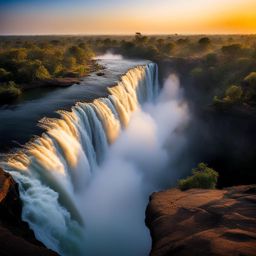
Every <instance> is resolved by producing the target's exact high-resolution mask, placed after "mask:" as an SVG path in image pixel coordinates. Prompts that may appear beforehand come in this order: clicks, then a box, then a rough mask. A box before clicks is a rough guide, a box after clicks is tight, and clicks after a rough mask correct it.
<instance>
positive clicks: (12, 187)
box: [0, 168, 57, 256]
mask: <svg viewBox="0 0 256 256" xmlns="http://www.w3.org/2000/svg"><path fill="white" fill-rule="evenodd" d="M21 211H22V203H21V200H20V197H19V190H18V184H17V183H15V181H14V180H13V178H12V177H11V175H10V174H8V173H5V172H4V171H3V170H2V169H1V168H0V255H1V256H10V255H11V256H15V255H19V256H20V255H26V256H35V255H37V256H41V255H42V256H54V255H57V254H56V253H55V252H53V251H51V250H49V249H47V248H45V247H44V245H43V244H42V243H41V242H39V241H37V240H36V238H35V236H34V233H33V231H32V230H31V229H30V228H29V226H28V224H27V223H25V222H24V221H22V219H21Z"/></svg>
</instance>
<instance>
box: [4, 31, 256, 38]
mask: <svg viewBox="0 0 256 256" xmlns="http://www.w3.org/2000/svg"><path fill="white" fill-rule="evenodd" d="M136 33H141V32H134V33H127V34H118V33H113V34H112V33H106V34H104V33H102V34H100V33H99V34H89V33H88V34H87V33H74V34H72V33H70V34H66V33H65V34H61V33H60V34H57V33H52V34H0V36H24V37H25V36H134V35H135V34H136ZM141 34H142V35H147V36H168V35H169V36H200V35H209V36H229V35H233V36H239V35H248V36H256V33H160V34H157V33H141Z"/></svg>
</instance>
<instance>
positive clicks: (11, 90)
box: [0, 60, 105, 105]
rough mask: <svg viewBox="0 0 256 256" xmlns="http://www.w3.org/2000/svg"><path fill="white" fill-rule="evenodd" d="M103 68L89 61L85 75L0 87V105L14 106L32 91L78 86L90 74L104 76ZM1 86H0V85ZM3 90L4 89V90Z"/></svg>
mask: <svg viewBox="0 0 256 256" xmlns="http://www.w3.org/2000/svg"><path fill="white" fill-rule="evenodd" d="M104 69H105V67H104V66H102V65H100V64H99V63H98V62H97V61H96V60H91V61H90V63H89V64H88V66H87V71H86V73H78V72H72V71H70V72H66V73H65V74H64V75H63V76H61V77H52V78H47V79H46V78H44V79H36V80H33V81H31V82H27V83H18V84H15V83H13V82H11V83H9V84H8V83H7V84H4V85H2V90H0V105H8V104H15V103H16V102H18V101H19V99H20V98H22V96H23V95H22V94H23V93H26V92H29V91H30V90H34V89H56V88H64V87H68V86H71V85H73V84H79V83H80V82H81V81H82V80H83V79H84V78H85V77H87V76H88V75H90V74H91V73H94V72H98V73H99V74H100V75H104V72H102V70H104ZM0 85H1V84H0ZM3 88H6V89H5V90H4V89H3Z"/></svg>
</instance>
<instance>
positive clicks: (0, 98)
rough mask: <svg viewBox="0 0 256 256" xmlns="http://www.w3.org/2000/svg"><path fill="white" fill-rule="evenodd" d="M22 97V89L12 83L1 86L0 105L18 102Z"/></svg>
mask: <svg viewBox="0 0 256 256" xmlns="http://www.w3.org/2000/svg"><path fill="white" fill-rule="evenodd" d="M20 95H21V89H20V88H19V87H17V85H16V84H15V83H14V82H12V81H10V82H8V83H4V84H1V85H0V104H5V103H9V102H12V101H14V100H16V99H17V98H18V97H19V96H20Z"/></svg>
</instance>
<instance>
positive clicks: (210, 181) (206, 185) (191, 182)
mask: <svg viewBox="0 0 256 256" xmlns="http://www.w3.org/2000/svg"><path fill="white" fill-rule="evenodd" d="M192 174H193V175H192V176H189V177H188V178H186V179H181V180H179V182H178V186H179V188H180V189H181V190H188V189H191V188H203V189H214V188H215V187H216V184H217V181H218V176H219V174H218V173H217V172H216V171H215V170H213V169H212V168H209V167H208V166H207V164H205V163H200V164H198V166H197V167H196V168H194V169H193V170H192Z"/></svg>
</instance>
